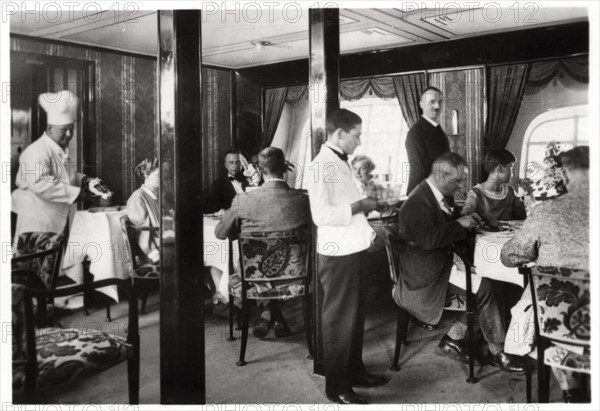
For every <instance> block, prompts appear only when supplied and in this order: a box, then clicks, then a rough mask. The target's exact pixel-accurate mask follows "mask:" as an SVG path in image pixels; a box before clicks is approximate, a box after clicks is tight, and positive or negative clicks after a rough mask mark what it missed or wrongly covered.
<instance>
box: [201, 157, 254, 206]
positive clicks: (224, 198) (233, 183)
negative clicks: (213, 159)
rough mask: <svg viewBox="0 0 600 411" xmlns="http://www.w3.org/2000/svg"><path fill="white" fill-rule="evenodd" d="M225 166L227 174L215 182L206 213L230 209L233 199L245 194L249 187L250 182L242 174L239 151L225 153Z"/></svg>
mask: <svg viewBox="0 0 600 411" xmlns="http://www.w3.org/2000/svg"><path fill="white" fill-rule="evenodd" d="M224 165H225V169H226V170H227V174H226V175H224V176H223V177H221V178H218V179H217V180H215V181H214V182H213V184H212V186H211V190H210V192H211V195H210V200H209V202H208V204H207V206H206V210H204V212H205V213H213V212H216V211H220V210H227V209H229V207H231V201H232V200H233V198H234V197H235V196H236V195H237V194H239V193H243V192H245V191H246V187H248V181H247V180H246V179H245V178H244V175H243V174H242V163H241V162H240V154H239V153H238V152H237V151H233V150H229V151H227V153H225V159H224Z"/></svg>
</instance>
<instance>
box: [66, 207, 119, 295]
mask: <svg viewBox="0 0 600 411" xmlns="http://www.w3.org/2000/svg"><path fill="white" fill-rule="evenodd" d="M105 210H106V211H96V212H94V211H89V210H79V211H76V212H75V215H74V217H73V219H72V224H71V225H70V228H69V240H68V242H67V246H66V248H65V254H64V256H63V260H62V269H63V272H64V275H66V276H67V277H69V278H70V279H71V280H73V281H74V282H76V283H77V284H83V282H84V262H85V261H86V260H87V261H89V272H90V274H92V275H93V276H94V281H99V280H104V279H108V278H118V279H128V278H129V272H130V270H131V261H130V260H129V259H128V258H127V254H126V251H125V240H124V236H123V233H122V231H121V223H120V218H121V216H123V215H126V214H127V210H125V209H119V207H113V208H107V209H105ZM98 291H99V292H101V293H103V294H105V295H107V296H109V297H110V298H112V299H113V300H114V301H116V302H118V301H119V294H118V292H117V288H116V286H109V287H103V288H99V289H98Z"/></svg>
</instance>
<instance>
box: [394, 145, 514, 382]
mask: <svg viewBox="0 0 600 411" xmlns="http://www.w3.org/2000/svg"><path fill="white" fill-rule="evenodd" d="M467 173H468V168H467V166H466V164H465V161H464V159H463V158H462V157H461V156H459V155H458V154H455V153H449V152H447V153H444V154H442V155H440V156H439V157H438V158H437V159H436V160H435V161H434V163H433V167H432V171H431V173H430V175H429V177H427V179H426V180H425V181H423V182H421V183H420V184H419V185H417V186H416V187H415V189H414V190H413V191H412V192H411V195H410V197H409V198H408V199H407V200H406V202H405V203H404V204H403V205H402V208H401V209H400V236H401V237H402V238H403V239H404V240H408V241H413V242H415V243H416V246H414V247H404V249H403V252H402V253H400V275H399V279H398V285H397V287H396V289H395V290H394V300H395V301H396V303H397V304H398V305H399V306H401V307H402V308H404V309H405V310H406V311H408V312H409V313H410V314H411V315H412V316H413V317H415V318H416V319H417V320H419V321H421V322H423V323H426V324H437V323H438V322H439V320H440V318H441V316H442V312H443V310H444V305H445V298H446V293H447V292H448V290H449V289H450V290H451V291H452V292H454V293H459V294H463V295H465V291H464V290H462V289H460V288H459V287H456V286H454V285H452V284H450V281H451V269H452V264H453V252H452V250H451V245H452V244H453V243H455V242H457V241H460V240H464V239H466V237H467V230H470V229H473V228H476V227H477V225H478V224H479V222H481V218H480V217H479V216H478V215H477V214H470V215H465V216H462V217H459V216H457V215H456V214H455V213H454V210H453V209H452V207H451V206H450V200H449V198H451V197H452V196H453V194H454V193H455V192H456V191H458V190H460V189H461V188H463V186H464V183H465V180H466V176H467ZM473 292H474V294H475V300H476V304H477V310H476V311H477V313H478V317H479V325H480V327H481V331H482V333H483V336H484V338H485V339H486V341H487V342H488V348H489V351H488V356H487V360H488V361H489V362H490V363H491V364H493V365H496V366H498V367H500V368H501V369H503V370H505V371H511V372H523V371H524V367H523V365H521V364H520V363H519V362H518V359H517V357H513V356H510V355H508V354H506V353H504V339H505V335H506V326H505V320H504V310H503V309H502V308H503V307H500V306H499V305H500V304H501V303H502V301H497V300H496V298H495V294H494V290H493V289H492V283H491V282H490V281H489V280H488V279H486V278H483V279H481V282H480V283H479V286H478V287H477V286H474V287H473ZM465 335H466V326H465V325H464V324H462V323H456V324H455V325H454V326H453V327H452V329H450V331H449V332H448V334H446V335H445V336H444V337H443V338H442V341H441V342H440V348H442V349H443V350H444V352H445V353H447V354H449V355H451V356H452V357H453V358H455V359H458V360H461V361H465V362H466V361H468V359H469V356H470V355H472V354H473V353H470V352H469V350H468V349H467V346H466V344H465V343H464V337H465Z"/></svg>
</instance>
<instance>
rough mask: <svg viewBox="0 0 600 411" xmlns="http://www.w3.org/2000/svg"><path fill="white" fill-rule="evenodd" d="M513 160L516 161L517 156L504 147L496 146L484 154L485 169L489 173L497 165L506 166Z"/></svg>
mask: <svg viewBox="0 0 600 411" xmlns="http://www.w3.org/2000/svg"><path fill="white" fill-rule="evenodd" d="M515 161H517V158H516V157H515V155H514V154H513V153H511V152H510V151H508V150H506V149H504V148H496V149H494V150H491V151H490V152H489V153H487V154H486V155H485V160H484V165H485V171H487V172H488V173H491V172H492V171H494V170H495V169H496V167H498V166H499V165H501V166H507V165H509V164H512V163H514V162H515Z"/></svg>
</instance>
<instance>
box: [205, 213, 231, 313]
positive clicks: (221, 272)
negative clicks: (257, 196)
mask: <svg viewBox="0 0 600 411" xmlns="http://www.w3.org/2000/svg"><path fill="white" fill-rule="evenodd" d="M203 221H204V223H203V226H204V265H205V266H206V267H210V268H211V269H210V272H211V275H212V278H213V281H214V283H215V286H216V287H217V293H218V294H217V295H216V296H215V299H217V300H220V301H221V302H226V301H227V300H228V298H229V274H230V269H229V240H219V239H218V238H217V237H215V227H216V226H217V224H218V223H219V219H217V218H213V217H204V220H203ZM233 269H234V272H236V271H238V269H239V252H238V241H237V240H236V241H234V242H233Z"/></svg>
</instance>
